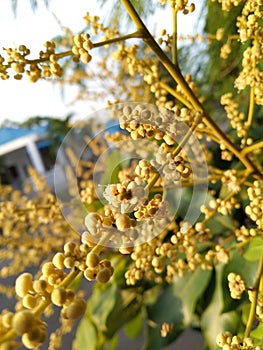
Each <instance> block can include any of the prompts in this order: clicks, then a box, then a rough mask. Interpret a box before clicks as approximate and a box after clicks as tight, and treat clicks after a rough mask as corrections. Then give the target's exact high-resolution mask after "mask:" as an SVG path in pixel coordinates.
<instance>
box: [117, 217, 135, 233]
mask: <svg viewBox="0 0 263 350" xmlns="http://www.w3.org/2000/svg"><path fill="white" fill-rule="evenodd" d="M116 226H117V229H118V230H125V229H128V228H130V227H131V219H130V218H129V216H128V215H126V214H120V215H119V216H118V217H117V219H116Z"/></svg>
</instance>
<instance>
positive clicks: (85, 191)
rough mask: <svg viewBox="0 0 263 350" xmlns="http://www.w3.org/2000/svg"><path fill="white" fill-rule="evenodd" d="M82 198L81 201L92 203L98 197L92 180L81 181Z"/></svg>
mask: <svg viewBox="0 0 263 350" xmlns="http://www.w3.org/2000/svg"><path fill="white" fill-rule="evenodd" d="M80 188H81V190H80V198H81V201H82V202H84V203H87V204H91V203H93V202H94V200H95V199H96V198H97V195H96V191H95V187H94V183H93V181H92V180H87V181H82V182H81V183H80Z"/></svg>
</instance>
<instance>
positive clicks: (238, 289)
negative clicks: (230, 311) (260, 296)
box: [227, 272, 246, 299]
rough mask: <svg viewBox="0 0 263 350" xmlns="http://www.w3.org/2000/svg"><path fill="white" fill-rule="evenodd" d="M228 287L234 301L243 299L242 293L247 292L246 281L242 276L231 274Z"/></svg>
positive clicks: (228, 277)
mask: <svg viewBox="0 0 263 350" xmlns="http://www.w3.org/2000/svg"><path fill="white" fill-rule="evenodd" d="M227 279H228V287H229V290H230V295H231V297H232V298H233V299H241V296H242V293H243V292H244V291H245V290H246V284H245V281H244V280H243V279H242V277H241V276H240V275H237V274H235V273H234V272H231V273H230V274H229V275H228V276H227Z"/></svg>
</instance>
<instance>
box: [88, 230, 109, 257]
mask: <svg viewBox="0 0 263 350" xmlns="http://www.w3.org/2000/svg"><path fill="white" fill-rule="evenodd" d="M111 236H112V232H108V233H106V234H105V236H103V237H102V238H101V240H100V241H99V243H98V244H97V245H95V246H94V247H93V248H92V249H91V252H93V253H97V254H100V252H101V251H102V249H103V248H104V247H105V243H107V242H108V241H109V238H110V237H111Z"/></svg>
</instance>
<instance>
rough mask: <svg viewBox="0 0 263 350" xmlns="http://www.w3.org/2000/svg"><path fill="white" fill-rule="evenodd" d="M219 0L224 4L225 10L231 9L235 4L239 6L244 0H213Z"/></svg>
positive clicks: (218, 0)
mask: <svg viewBox="0 0 263 350" xmlns="http://www.w3.org/2000/svg"><path fill="white" fill-rule="evenodd" d="M215 1H217V2H218V3H219V4H221V6H222V10H223V11H230V10H231V9H232V7H233V6H238V5H239V4H240V3H241V2H242V1H243V0H212V2H215Z"/></svg>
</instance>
